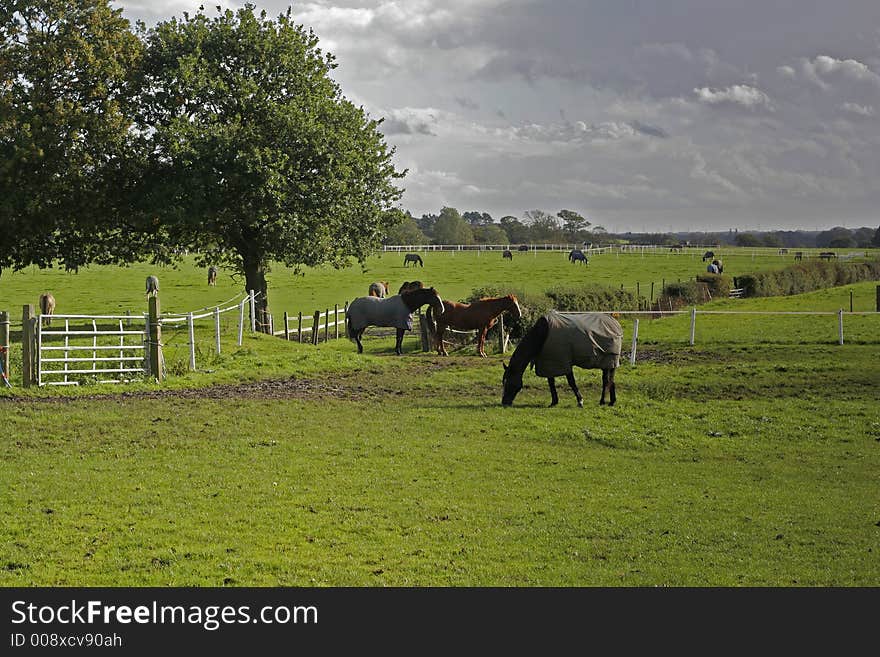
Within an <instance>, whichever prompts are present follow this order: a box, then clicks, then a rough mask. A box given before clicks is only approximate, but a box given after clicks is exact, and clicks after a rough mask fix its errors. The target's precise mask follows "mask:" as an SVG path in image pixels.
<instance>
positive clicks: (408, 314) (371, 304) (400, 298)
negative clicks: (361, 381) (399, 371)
mask: <svg viewBox="0 0 880 657" xmlns="http://www.w3.org/2000/svg"><path fill="white" fill-rule="evenodd" d="M425 304H429V305H430V306H431V307H432V308H433V309H434V313H435V315H438V316H439V315H442V314H443V301H442V300H441V299H440V296H439V295H438V294H437V290H435V289H434V288H433V287H423V288H419V289H417V290H413V291H412V292H404V293H403V294H395V295H394V296H393V297H386V298H385V299H380V298H379V297H358V298H357V299H355V300H354V301H352V302H351V303H350V304H349V305H348V311H347V312H346V314H345V332H346V335H347V336H348V338H349V339H350V340H354V341H355V342H357V349H358V353H359V354H361V353H363V351H364V346H363V344H362V343H361V337H362V336H363V334H364V331H365V330H366V328H367V327H368V326H392V327H394V328H396V329H397V342H396V344H395V345H394V352H395V353H396V354H397V355H398V356H400V355H401V354H403V349H402V348H401V344H402V343H403V332H404V331H411V330H412V314H413V312H415V311H416V310H417V309H419V308H421V307H422V306H424V305H425Z"/></svg>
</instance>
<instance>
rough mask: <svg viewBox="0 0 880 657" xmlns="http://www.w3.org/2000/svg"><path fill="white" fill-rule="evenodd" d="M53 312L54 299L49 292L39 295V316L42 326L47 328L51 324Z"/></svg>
mask: <svg viewBox="0 0 880 657" xmlns="http://www.w3.org/2000/svg"><path fill="white" fill-rule="evenodd" d="M54 312H55V297H54V296H52V293H51V292H44V293H43V294H41V295H40V315H42V317H43V320H42V324H43V326H49V325H50V324H51V323H52V313H54Z"/></svg>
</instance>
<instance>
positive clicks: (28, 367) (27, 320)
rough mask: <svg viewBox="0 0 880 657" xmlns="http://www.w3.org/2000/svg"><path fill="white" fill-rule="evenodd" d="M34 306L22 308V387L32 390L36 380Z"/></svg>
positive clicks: (26, 305)
mask: <svg viewBox="0 0 880 657" xmlns="http://www.w3.org/2000/svg"><path fill="white" fill-rule="evenodd" d="M33 320H34V304H32V303H29V304H25V305H24V306H22V308H21V385H22V386H23V387H25V388H30V386H31V383H33V380H34V378H33V377H34V321H33Z"/></svg>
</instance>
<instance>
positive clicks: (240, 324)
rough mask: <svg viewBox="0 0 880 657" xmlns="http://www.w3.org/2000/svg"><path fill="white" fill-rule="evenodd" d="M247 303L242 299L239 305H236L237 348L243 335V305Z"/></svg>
mask: <svg viewBox="0 0 880 657" xmlns="http://www.w3.org/2000/svg"><path fill="white" fill-rule="evenodd" d="M245 302H247V299H242V300H241V303H240V304H238V346H239V347H240V346H241V338H242V335H243V334H244V304H245Z"/></svg>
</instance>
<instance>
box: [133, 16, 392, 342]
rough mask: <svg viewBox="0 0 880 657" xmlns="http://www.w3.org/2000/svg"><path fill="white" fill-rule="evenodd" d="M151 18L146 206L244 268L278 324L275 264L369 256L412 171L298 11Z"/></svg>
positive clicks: (261, 308) (144, 210)
mask: <svg viewBox="0 0 880 657" xmlns="http://www.w3.org/2000/svg"><path fill="white" fill-rule="evenodd" d="M139 27H140V31H141V34H142V37H143V39H144V42H145V44H146V54H145V60H144V66H143V79H142V81H141V87H140V95H139V106H140V112H141V113H140V117H139V124H140V129H141V132H142V137H143V140H144V145H145V147H146V165H145V169H144V175H143V178H142V191H141V194H140V195H139V198H140V201H141V203H142V205H141V208H140V209H141V215H142V216H143V217H146V218H148V222H147V225H148V226H150V227H151V229H152V230H154V231H156V232H157V233H158V234H161V235H162V236H163V239H165V240H166V243H167V244H168V245H169V246H176V247H186V248H190V249H195V250H197V251H198V252H199V253H200V254H201V258H202V260H203V261H205V262H207V261H211V262H213V263H215V264H222V265H226V266H231V267H233V268H234V269H235V270H237V271H239V272H240V273H242V274H243V275H244V277H245V284H246V287H247V289H250V290H255V291H256V292H258V293H260V296H259V298H258V304H257V322H258V323H259V324H260V325H261V326H262V327H263V330H267V329H268V322H267V313H268V297H267V287H268V286H267V282H266V274H267V272H268V270H269V266H270V264H271V263H272V262H276V261H280V262H282V263H284V264H286V265H288V266H291V267H294V268H299V267H301V266H314V265H319V264H325V263H326V264H331V265H333V266H338V267H341V266H345V265H348V264H350V263H351V260H352V259H355V260H357V261H358V262H360V263H361V264H363V262H364V261H365V259H366V257H367V256H368V255H369V254H370V253H371V252H373V251H374V250H375V249H376V248H377V247H378V246H379V245H380V244H381V239H382V237H383V236H384V234H385V233H386V231H387V230H388V229H389V228H390V227H391V226H392V225H394V223H396V222H397V221H399V218H400V211H399V210H398V209H397V208H395V207H394V204H395V202H396V201H397V200H398V199H399V198H400V195H401V193H402V192H401V190H400V189H398V188H397V187H396V186H395V181H396V180H397V179H399V178H401V177H402V176H403V175H404V173H403V172H398V171H397V170H395V168H394V166H393V164H392V161H391V160H392V156H393V149H390V148H389V147H388V146H387V145H386V143H385V140H384V136H383V134H382V133H381V131H380V129H379V127H380V123H381V122H380V121H377V120H374V119H371V118H370V117H369V115H368V114H367V113H366V112H365V111H364V110H363V108H361V107H357V106H355V105H354V104H352V103H351V102H350V101H348V100H347V99H345V98H344V97H343V95H342V93H341V90H340V87H339V86H338V84H337V83H336V82H335V81H334V80H333V79H332V78H331V75H330V74H331V71H332V70H333V69H334V68H335V66H336V64H335V61H334V58H333V56H332V55H331V54H329V53H325V52H323V51H322V50H321V49H320V48H319V47H318V38H317V36H316V35H315V34H314V33H313V32H312V31H311V30H306V29H305V28H303V27H302V26H301V25H296V24H295V23H294V21H293V19H292V16H291V10H290V9H288V10H287V12H286V13H284V14H282V15H280V16H278V17H277V19H270V18H267V15H266V13H265V12H260V13H259V14H257V13H255V11H254V7H253V5H245V6H244V7H243V8H241V9H239V10H238V11H235V12H233V11H231V10H225V11H221V10H220V9H219V8H218V11H217V13H216V15H214V16H212V17H209V16H208V15H206V14H205V13H204V10H203V9H200V10H199V12H198V13H196V14H194V15H189V14H186V13H185V14H184V15H183V18H182V19H176V18H175V19H171V20H168V21H164V22H161V23H159V24H157V25H156V26H155V27H153V28H150V29H146V28H145V26H143V25H140V26H139Z"/></svg>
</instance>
